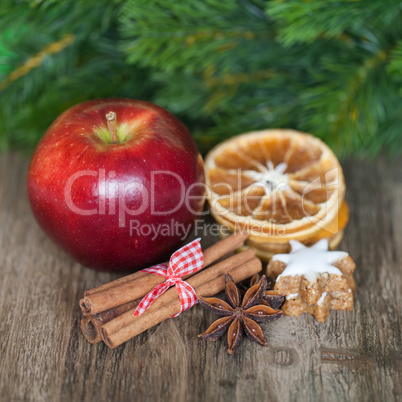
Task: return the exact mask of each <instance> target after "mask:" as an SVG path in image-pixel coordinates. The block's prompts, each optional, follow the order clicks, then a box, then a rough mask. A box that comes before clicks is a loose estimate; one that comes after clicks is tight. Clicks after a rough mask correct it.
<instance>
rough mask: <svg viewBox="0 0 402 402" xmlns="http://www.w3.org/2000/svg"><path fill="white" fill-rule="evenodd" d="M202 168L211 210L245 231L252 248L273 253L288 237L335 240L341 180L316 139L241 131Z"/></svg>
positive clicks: (211, 154) (334, 160)
mask: <svg viewBox="0 0 402 402" xmlns="http://www.w3.org/2000/svg"><path fill="white" fill-rule="evenodd" d="M205 169H206V181H207V185H208V188H209V191H208V192H209V194H208V202H209V206H210V211H211V214H212V215H213V216H214V217H215V219H216V220H217V221H218V222H219V223H220V224H222V225H223V226H225V227H227V228H228V229H229V230H230V231H235V230H247V231H248V233H249V239H250V243H252V244H253V245H254V246H255V247H259V248H261V249H262V250H264V249H265V250H266V251H268V250H269V251H270V252H271V251H272V252H275V245H278V247H277V248H278V250H283V249H284V247H287V244H288V242H289V240H290V239H295V240H299V241H301V242H304V243H308V242H310V241H312V240H313V239H315V238H322V237H327V238H338V239H339V240H338V242H339V241H340V238H341V237H342V233H341V232H342V230H343V227H344V226H345V225H346V222H347V219H346V220H345V219H343V220H342V222H340V220H339V217H338V215H339V210H340V207H341V206H342V205H343V200H344V196H345V181H344V177H343V172H342V168H341V166H340V164H339V161H338V159H337V158H336V156H335V154H334V153H333V152H332V151H331V150H330V149H329V148H328V146H327V145H325V144H324V143H323V142H322V141H321V140H319V139H318V138H316V137H314V136H312V135H310V134H305V133H300V132H297V131H293V130H264V131H258V132H252V133H248V134H243V135H240V136H237V137H234V138H231V139H229V140H227V141H224V142H223V143H221V144H220V145H218V146H216V147H215V148H214V149H212V150H211V151H210V152H209V154H208V155H207V157H206V159H205ZM344 205H345V206H344V208H347V207H346V204H344ZM346 214H347V213H346ZM344 215H345V214H344Z"/></svg>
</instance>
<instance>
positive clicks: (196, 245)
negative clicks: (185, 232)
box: [134, 239, 204, 317]
mask: <svg viewBox="0 0 402 402" xmlns="http://www.w3.org/2000/svg"><path fill="white" fill-rule="evenodd" d="M200 240H201V239H196V240H193V241H192V242H191V243H188V244H186V245H185V246H184V247H182V248H180V249H179V250H177V251H175V252H174V253H173V254H172V256H171V257H170V260H169V264H158V265H153V266H152V267H149V268H146V269H143V271H144V272H150V273H152V274H156V275H161V276H164V277H165V278H166V281H165V282H163V283H160V284H159V285H157V286H155V287H154V288H153V289H152V290H151V291H150V292H149V293H148V294H147V295H146V296H145V297H144V298H143V299H142V300H141V302H140V304H139V305H138V306H137V308H136V309H135V311H134V315H135V316H137V315H142V314H144V312H145V310H147V309H148V308H149V307H150V306H151V304H152V303H153V302H154V301H155V300H156V299H157V298H158V297H159V296H161V295H162V294H163V293H165V292H166V291H167V290H168V289H169V288H170V287H171V286H173V285H176V288H177V291H178V293H179V298H180V304H181V309H180V312H179V313H177V314H176V315H174V316H173V317H176V316H178V315H179V314H180V313H181V312H183V311H184V310H187V309H189V308H190V307H192V306H194V304H196V303H197V295H196V293H195V290H194V289H193V287H192V286H191V285H189V284H188V283H187V282H185V281H183V279H181V277H182V276H185V275H189V274H192V273H194V272H197V271H199V270H200V269H201V268H202V267H203V265H204V255H203V254H202V251H201V245H200Z"/></svg>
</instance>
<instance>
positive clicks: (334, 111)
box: [0, 0, 402, 156]
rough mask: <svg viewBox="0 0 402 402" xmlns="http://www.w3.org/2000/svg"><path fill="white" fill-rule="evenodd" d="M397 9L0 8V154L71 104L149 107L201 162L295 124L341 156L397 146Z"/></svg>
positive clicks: (401, 88) (150, 4) (30, 141)
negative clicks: (165, 115) (120, 100)
mask: <svg viewBox="0 0 402 402" xmlns="http://www.w3.org/2000/svg"><path fill="white" fill-rule="evenodd" d="M401 9H402V2H401V1H396V0H361V1H353V0H344V1H340V0H338V1H335V0H326V1H322V0H309V1H306V0H304V1H302V0H290V1H283V0H271V1H263V0H249V1H248V0H225V1H222V0H204V1H199V0H186V1H183V2H180V1H174V0H170V1H169V0H168V1H167V0H77V1H56V0H42V1H40V0H36V1H28V0H19V1H18V0H1V7H0V151H2V152H4V151H6V150H8V149H19V150H28V151H29V150H32V149H33V148H34V146H35V145H36V144H37V142H38V141H39V139H40V138H41V136H42V135H43V133H44V132H45V130H46V128H47V127H48V126H49V125H50V124H51V123H52V121H53V120H54V119H55V118H56V117H57V116H58V115H59V114H60V113H61V112H63V111H64V110H65V109H67V108H68V107H70V106H72V105H74V104H76V103H79V102H82V101H84V100H88V99H93V98H101V97H128V98H135V99H144V100H148V101H151V102H155V103H157V104H158V105H160V106H162V107H165V108H166V109H168V110H169V111H171V112H172V113H174V114H176V115H177V116H178V117H179V118H180V119H181V120H182V121H183V122H184V123H185V124H186V125H187V126H188V127H189V129H190V131H191V132H192V133H193V135H194V136H195V138H196V141H197V143H198V145H199V147H200V149H201V151H202V152H203V153H205V152H207V151H208V150H209V149H211V147H212V146H214V145H215V144H217V143H219V142H221V141H222V140H223V139H225V138H228V137H230V136H233V135H236V134H239V133H242V132H247V131H251V130H255V129H264V128H275V127H290V128H294V129H298V130H302V131H307V132H311V133H312V134H315V135H317V136H319V137H320V138H322V139H324V140H325V141H326V142H327V143H328V144H329V145H330V146H331V147H332V148H333V149H334V150H335V152H336V153H337V154H338V155H339V156H348V155H359V154H365V155H370V156H375V155H376V154H378V153H379V152H380V151H381V150H386V152H387V155H390V156H392V155H394V156H395V155H398V154H400V152H401V150H402V102H401V93H402V23H401Z"/></svg>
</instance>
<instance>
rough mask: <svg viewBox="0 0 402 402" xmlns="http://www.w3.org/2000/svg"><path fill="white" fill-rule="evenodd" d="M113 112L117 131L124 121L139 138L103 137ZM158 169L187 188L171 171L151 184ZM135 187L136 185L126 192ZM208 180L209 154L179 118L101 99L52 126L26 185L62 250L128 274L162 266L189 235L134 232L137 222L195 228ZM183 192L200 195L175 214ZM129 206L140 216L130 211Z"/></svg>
mask: <svg viewBox="0 0 402 402" xmlns="http://www.w3.org/2000/svg"><path fill="white" fill-rule="evenodd" d="M109 111H114V112H115V113H116V115H117V125H118V127H121V125H124V124H125V125H126V126H125V127H126V132H129V134H130V135H132V137H130V138H128V139H127V140H126V141H125V142H122V143H119V144H109V143H106V142H105V141H103V140H102V138H100V137H99V135H98V132H99V130H100V129H101V130H102V129H103V132H105V130H106V129H107V122H106V117H105V115H106V114H107V113H108V112H109ZM127 127H128V131H127ZM102 171H103V172H104V175H103V176H102V174H101V172H102ZM156 171H167V172H171V173H172V174H176V175H178V176H179V177H180V178H181V180H182V183H183V186H184V187H182V186H181V185H180V183H179V179H178V178H177V176H176V177H173V176H172V175H169V174H157V175H155V176H154V186H152V183H151V179H152V177H151V174H152V172H156ZM74 175H75V176H74ZM109 175H110V176H109ZM100 177H102V180H100ZM103 177H105V179H104V180H103ZM130 183H136V184H135V186H136V187H135V188H134V189H132V190H130V191H127V192H126V193H125V194H124V191H120V189H121V188H123V186H125V185H128V184H130ZM195 183H198V185H196V186H193V187H191V186H192V185H194V184H195ZM203 183H204V168H203V161H202V157H201V155H200V153H199V152H198V149H197V147H196V144H195V142H194V140H193V138H192V137H191V135H190V133H189V132H188V130H187V128H186V127H185V126H184V125H183V124H182V123H181V122H180V121H179V120H178V119H177V118H176V117H174V116H173V115H172V114H170V113H169V112H167V111H166V110H164V109H162V108H160V107H158V106H156V105H153V104H151V103H148V102H144V101H137V100H130V99H101V100H93V101H88V102H84V103H81V104H78V105H76V106H74V107H72V108H70V109H69V110H67V111H66V112H64V113H63V114H62V115H60V116H59V118H57V119H56V121H55V122H54V123H53V124H52V125H51V126H50V128H49V129H48V131H47V132H46V133H45V135H44V136H43V138H42V140H41V141H40V143H39V144H38V147H37V149H36V151H35V153H34V155H33V158H32V161H31V164H30V167H29V171H28V181H27V186H28V197H29V201H30V205H31V208H32V211H33V214H34V216H35V218H36V220H37V222H38V224H39V225H40V227H41V228H42V229H43V230H44V231H45V233H47V234H48V235H49V236H50V237H51V238H52V239H53V240H54V241H55V242H56V243H57V244H58V245H59V246H61V247H62V248H63V249H64V250H65V251H67V252H68V253H69V254H71V255H72V256H73V257H74V258H75V259H76V260H77V261H78V262H80V263H81V264H83V265H84V266H86V267H89V268H93V269H97V270H102V271H115V272H121V271H136V270H139V269H142V268H144V267H147V266H150V265H152V264H155V263H158V262H162V261H164V260H166V259H167V258H168V257H169V256H170V254H171V253H172V252H173V251H174V250H176V249H177V248H178V247H179V246H180V245H181V244H182V243H183V233H174V232H173V233H172V231H170V232H168V230H167V229H166V230H165V231H164V232H163V233H159V234H158V235H156V234H155V233H151V234H150V235H146V234H145V235H144V233H141V232H140V231H139V230H137V231H136V230H134V231H133V230H131V233H130V225H131V224H130V220H135V221H137V220H138V221H139V222H140V223H141V225H148V226H149V227H151V228H152V226H151V225H154V227H160V228H162V227H165V228H167V227H168V226H161V225H172V222H173V224H175V223H176V224H183V225H186V228H188V227H191V226H193V225H194V221H195V219H196V217H197V215H198V213H200V212H201V211H202V208H203V201H204V200H203V196H204V193H205V187H203ZM119 186H120V187H119ZM70 187H71V191H68V189H69V188H70ZM151 187H153V188H154V193H155V196H154V197H153V201H154V207H153V208H154V211H156V212H158V213H159V214H158V215H156V214H155V213H154V212H153V211H152V208H151V207H152V205H151V203H150V202H146V199H145V196H144V194H146V193H147V194H148V195H149V198H151V191H152V189H151ZM66 188H67V190H66ZM183 188H185V190H186V191H185V192H184V191H183ZM189 188H192V191H189ZM113 189H114V190H113ZM116 189H118V190H119V191H116ZM183 193H186V194H187V195H191V196H192V197H194V198H193V199H191V200H189V198H187V199H186V201H185V202H183V203H182V205H181V206H180V207H179V208H178V209H177V210H176V211H175V212H171V213H169V211H172V210H174V208H175V207H177V206H178V205H180V202H181V197H182V196H183ZM66 194H69V195H66ZM122 194H124V196H122ZM197 197H198V198H197ZM122 200H124V201H122ZM71 203H72V204H71ZM187 203H190V204H187ZM123 204H124V205H125V208H126V209H127V210H130V211H137V210H139V212H140V213H139V214H137V215H131V214H130V213H128V212H125V209H124V205H123ZM71 205H72V206H73V207H71ZM144 205H145V207H144ZM188 205H190V206H191V208H188ZM113 208H114V210H113ZM82 211H86V212H84V214H83V213H82ZM121 211H124V212H123V213H121ZM113 212H115V213H113ZM165 212H166V213H165ZM119 219H120V220H119ZM122 221H123V222H124V221H125V224H124V223H122ZM119 222H120V225H119ZM158 225H159V226H158ZM121 226H122V227H121ZM132 226H135V227H137V229H138V226H137V224H135V225H132ZM141 227H143V226H141Z"/></svg>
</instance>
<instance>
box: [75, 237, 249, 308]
mask: <svg viewBox="0 0 402 402" xmlns="http://www.w3.org/2000/svg"><path fill="white" fill-rule="evenodd" d="M246 239H247V234H244V233H241V232H237V233H234V234H232V235H230V236H228V237H227V238H226V239H224V240H221V241H219V242H218V243H216V244H214V245H213V246H211V247H209V248H207V249H206V250H205V251H203V254H204V267H207V266H209V265H211V264H212V263H213V262H215V261H217V260H218V259H219V258H221V257H223V256H224V255H226V254H228V253H229V252H231V251H234V250H236V249H237V248H239V247H241V246H242V245H243V244H244V241H245V240H246ZM186 278H188V276H187V277H184V279H186ZM164 281H165V278H164V277H162V276H159V275H155V274H148V273H146V272H142V271H139V272H135V273H134V274H131V275H128V276H126V277H124V278H120V279H117V280H115V281H112V282H110V283H108V284H105V285H102V286H99V287H97V288H94V289H90V290H89V291H86V292H85V293H84V298H83V299H81V300H80V307H81V310H82V312H83V314H84V315H89V314H96V313H100V312H102V311H105V310H109V309H111V308H113V307H116V306H119V305H122V304H125V303H128V302H130V301H132V300H135V299H139V298H141V297H143V296H145V295H146V294H147V293H148V292H150V291H151V290H152V289H153V288H154V287H155V286H157V285H159V284H160V283H162V282H164Z"/></svg>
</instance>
